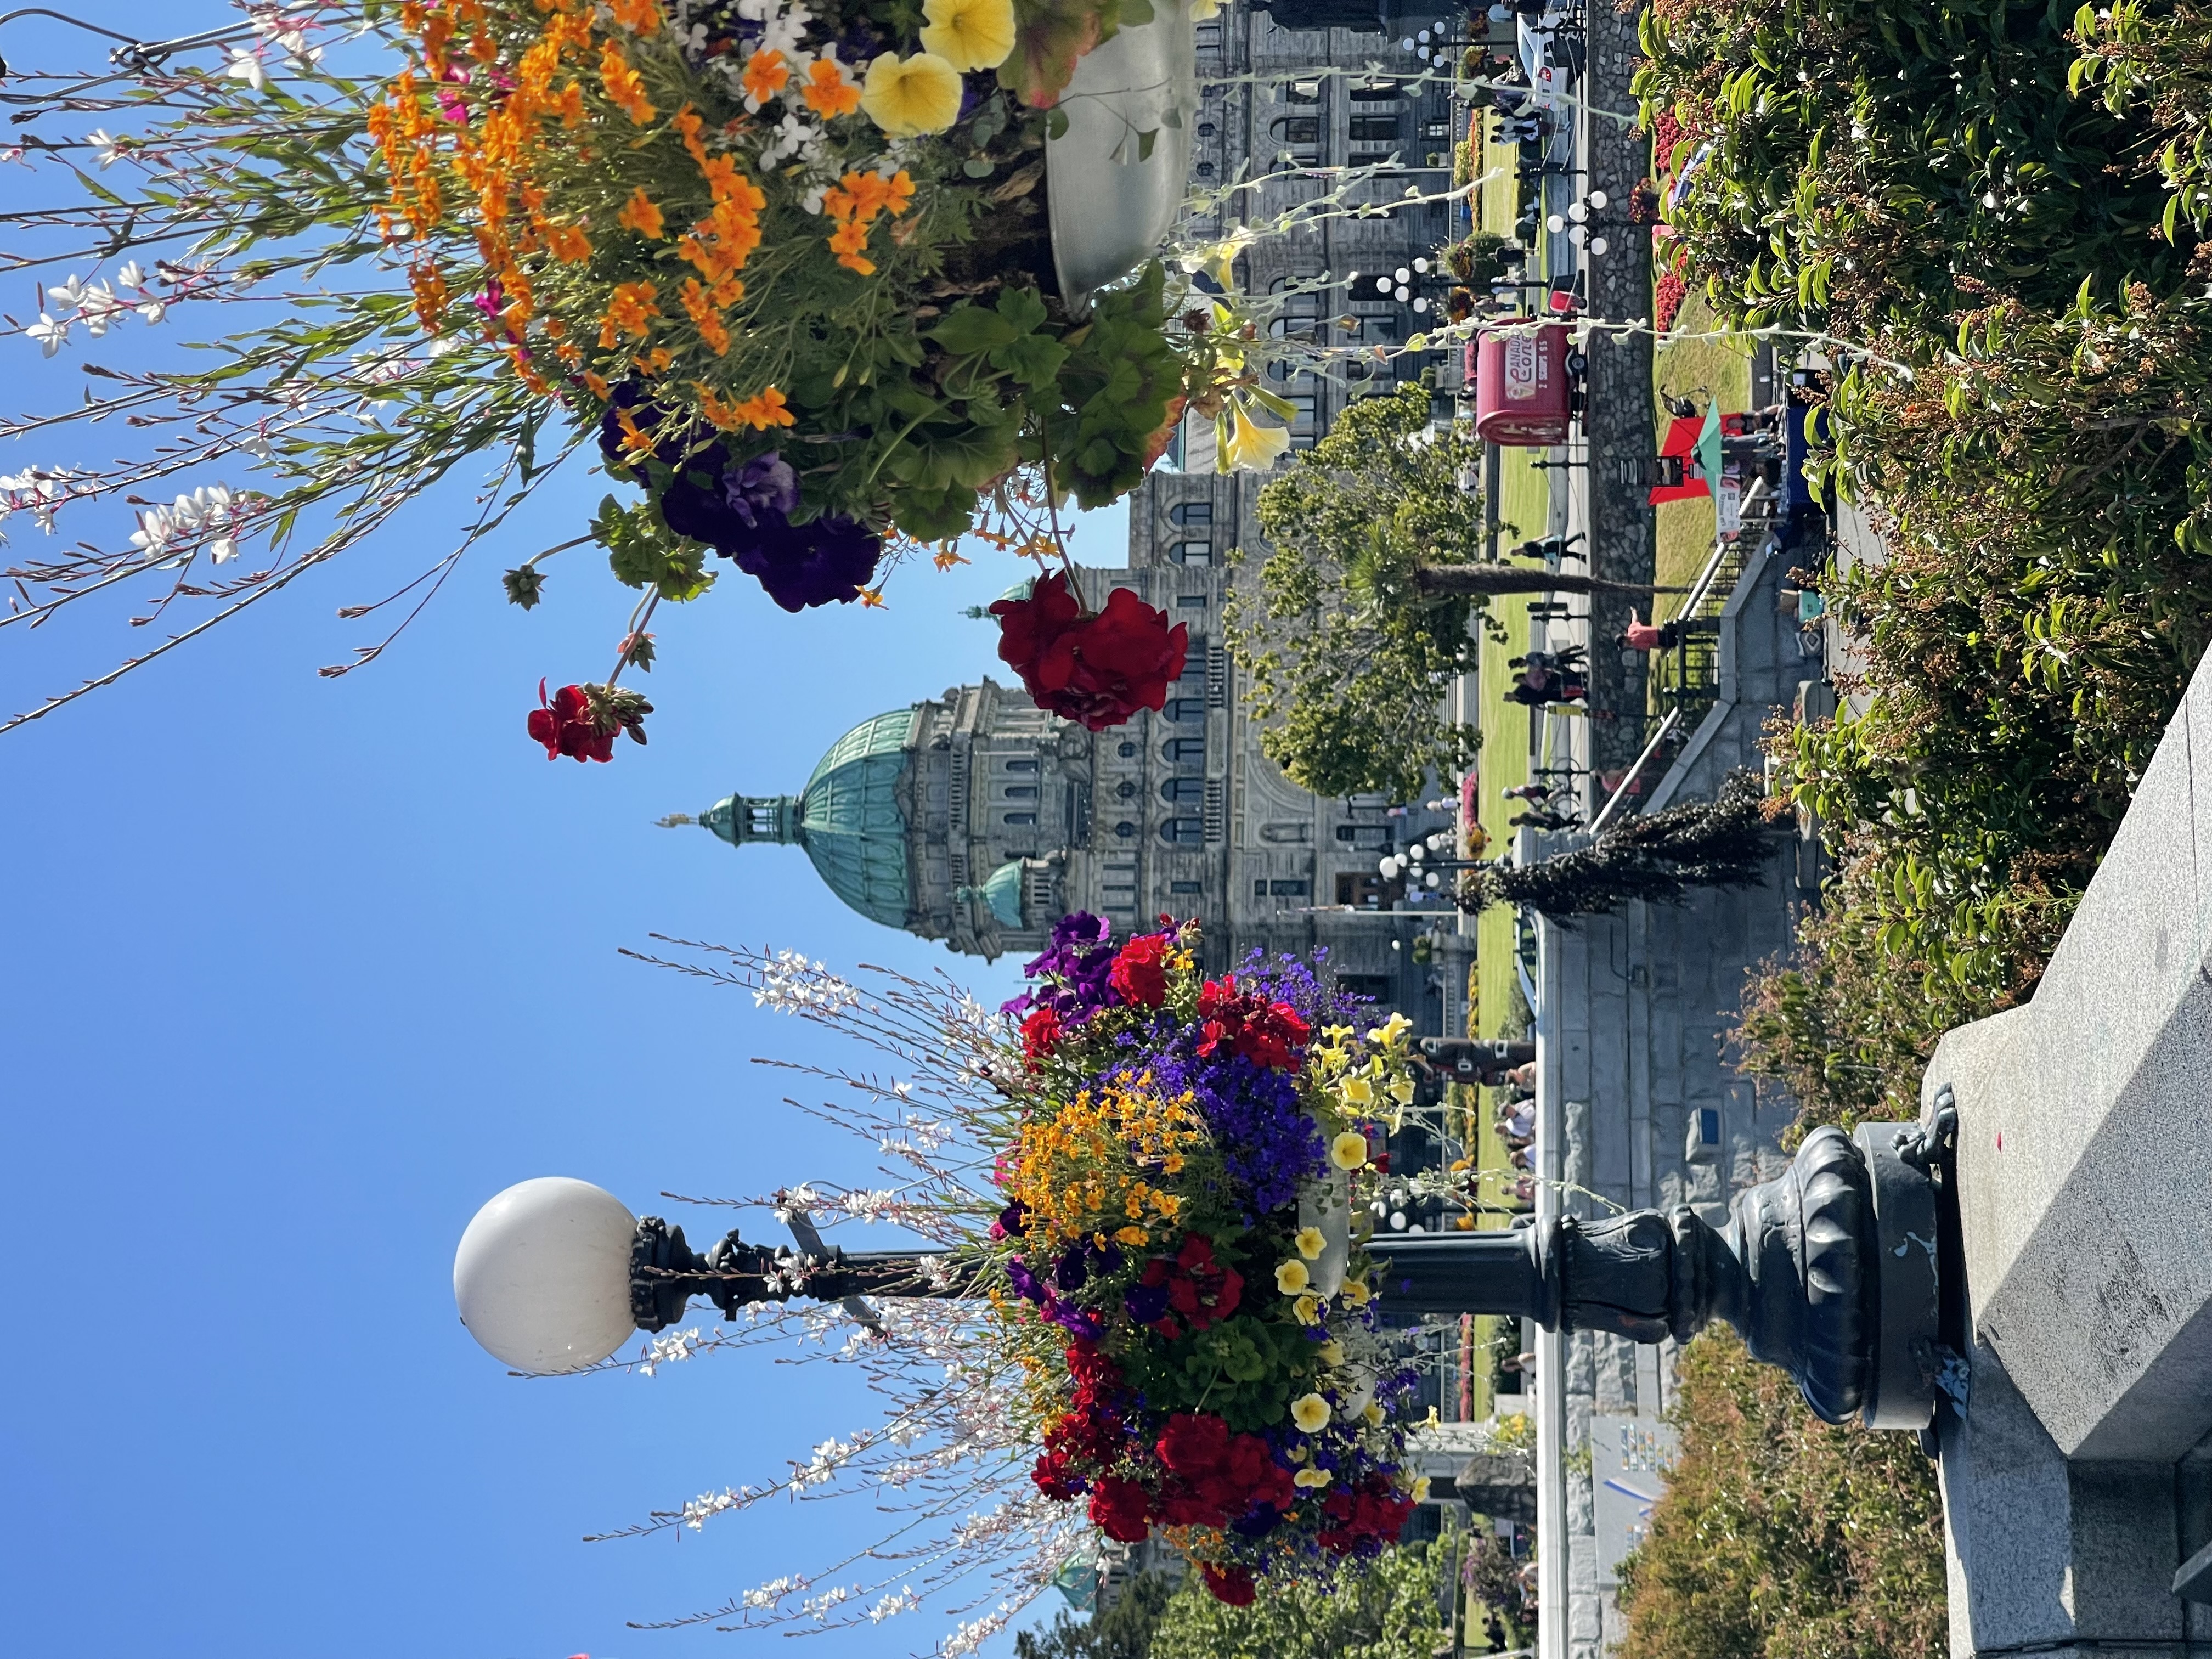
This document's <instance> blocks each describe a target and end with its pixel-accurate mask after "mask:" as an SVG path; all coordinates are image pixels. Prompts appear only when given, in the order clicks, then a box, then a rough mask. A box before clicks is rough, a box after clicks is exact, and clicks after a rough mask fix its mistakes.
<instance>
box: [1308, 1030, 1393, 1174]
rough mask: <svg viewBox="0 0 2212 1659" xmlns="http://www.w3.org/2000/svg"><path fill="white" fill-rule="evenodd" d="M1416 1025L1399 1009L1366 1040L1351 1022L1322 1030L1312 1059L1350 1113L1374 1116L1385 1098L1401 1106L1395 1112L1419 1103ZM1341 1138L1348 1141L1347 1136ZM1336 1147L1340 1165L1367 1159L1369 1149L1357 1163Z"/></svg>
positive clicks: (1352, 1165)
mask: <svg viewBox="0 0 2212 1659" xmlns="http://www.w3.org/2000/svg"><path fill="white" fill-rule="evenodd" d="M1412 1030H1413V1021H1411V1020H1409V1019H1407V1018H1406V1017H1405V1015H1403V1014H1393V1015H1391V1016H1390V1018H1389V1019H1387V1020H1385V1021H1384V1022H1383V1024H1380V1025H1377V1026H1375V1027H1374V1028H1372V1029H1371V1030H1369V1031H1368V1033H1367V1037H1366V1041H1365V1042H1357V1041H1355V1039H1354V1034H1353V1031H1352V1027H1351V1026H1349V1025H1332V1026H1329V1027H1328V1028H1327V1029H1326V1030H1323V1031H1322V1040H1321V1041H1320V1042H1316V1044H1314V1046H1313V1048H1311V1049H1310V1051H1309V1053H1308V1054H1307V1057H1306V1062H1307V1064H1308V1066H1310V1067H1311V1068H1312V1072H1313V1075H1314V1077H1315V1079H1316V1080H1317V1081H1319V1082H1320V1083H1321V1084H1322V1085H1323V1086H1324V1087H1325V1088H1327V1089H1328V1091H1329V1093H1330V1094H1331V1095H1332V1096H1333V1097H1334V1099H1335V1102H1336V1104H1337V1107H1338V1109H1340V1111H1342V1112H1343V1113H1344V1114H1345V1115H1346V1116H1348V1117H1370V1116H1372V1115H1374V1114H1376V1112H1378V1111H1380V1110H1382V1109H1383V1108H1384V1105H1385V1103H1389V1105H1390V1106H1391V1107H1393V1108H1395V1112H1394V1116H1395V1115H1397V1114H1401V1113H1403V1112H1404V1110H1405V1109H1406V1108H1407V1107H1408V1106H1410V1105H1412V1104H1413V1072H1412V1070H1411V1068H1410V1067H1409V1066H1407V1059H1406V1054H1407V1042H1408V1038H1409V1035H1410V1033H1411V1032H1412ZM1337 1139H1338V1140H1339V1141H1340V1142H1342V1141H1344V1140H1345V1139H1346V1137H1344V1136H1342V1135H1340V1136H1338V1137H1337ZM1331 1150H1332V1154H1333V1155H1334V1159H1335V1163H1336V1166H1337V1168H1339V1169H1340V1170H1356V1169H1358V1168H1359V1167H1360V1166H1361V1164H1364V1163H1366V1161H1367V1158H1366V1154H1365V1153H1364V1152H1362V1153H1361V1154H1360V1156H1359V1158H1358V1160H1357V1161H1356V1162H1352V1163H1347V1162H1346V1161H1345V1158H1346V1155H1347V1154H1346V1153H1344V1152H1337V1151H1336V1149H1334V1148H1332V1149H1331Z"/></svg>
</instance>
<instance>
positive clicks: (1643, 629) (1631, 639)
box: [1613, 611, 1689, 651]
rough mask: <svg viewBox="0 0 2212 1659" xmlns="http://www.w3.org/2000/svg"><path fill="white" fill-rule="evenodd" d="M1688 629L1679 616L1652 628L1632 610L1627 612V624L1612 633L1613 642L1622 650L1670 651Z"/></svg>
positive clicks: (1678, 643) (1680, 640)
mask: <svg viewBox="0 0 2212 1659" xmlns="http://www.w3.org/2000/svg"><path fill="white" fill-rule="evenodd" d="M1688 631H1689V629H1688V625H1687V624H1686V623H1685V622H1684V621H1683V619H1682V618H1681V617H1675V618H1674V620H1673V621H1672V622H1668V623H1664V624H1662V626H1660V627H1657V628H1654V627H1653V626H1652V625H1651V624H1650V623H1648V622H1644V621H1642V620H1640V619H1639V618H1638V616H1637V614H1636V613H1635V612H1634V611H1630V612H1629V613H1628V626H1627V627H1626V629H1622V630H1621V632H1620V633H1619V634H1618V635H1614V637H1613V643H1614V644H1615V645H1617V646H1619V647H1620V648H1621V649H1622V650H1623V651H1672V650H1673V649H1674V647H1676V646H1678V645H1680V643H1681V642H1682V638H1683V635H1685V634H1686V633H1687V632H1688Z"/></svg>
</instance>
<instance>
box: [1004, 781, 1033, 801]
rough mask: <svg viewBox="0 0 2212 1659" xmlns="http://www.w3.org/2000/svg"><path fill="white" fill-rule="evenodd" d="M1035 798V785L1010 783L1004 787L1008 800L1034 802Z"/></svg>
mask: <svg viewBox="0 0 2212 1659" xmlns="http://www.w3.org/2000/svg"><path fill="white" fill-rule="evenodd" d="M1036 798H1037V789H1036V785H1035V784H1033V783H1010V784H1008V785H1007V786H1006V799H1008V800H1035V799H1036Z"/></svg>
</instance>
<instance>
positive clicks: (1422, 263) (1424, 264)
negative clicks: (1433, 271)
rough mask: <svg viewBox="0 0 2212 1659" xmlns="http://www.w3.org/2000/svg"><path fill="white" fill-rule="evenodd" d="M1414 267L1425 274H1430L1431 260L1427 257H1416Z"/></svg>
mask: <svg viewBox="0 0 2212 1659" xmlns="http://www.w3.org/2000/svg"><path fill="white" fill-rule="evenodd" d="M1413 269H1414V270H1418V271H1419V272H1420V273H1421V274H1422V275H1423V276H1427V275H1428V274H1429V262H1428V261H1427V260H1426V259H1416V260H1414V261H1413Z"/></svg>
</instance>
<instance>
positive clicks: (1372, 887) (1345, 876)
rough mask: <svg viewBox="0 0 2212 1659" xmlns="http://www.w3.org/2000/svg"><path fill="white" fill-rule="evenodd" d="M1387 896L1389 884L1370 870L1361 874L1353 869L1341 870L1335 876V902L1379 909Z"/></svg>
mask: <svg viewBox="0 0 2212 1659" xmlns="http://www.w3.org/2000/svg"><path fill="white" fill-rule="evenodd" d="M1387 898H1389V884H1388V883H1386V882H1385V881H1384V880H1383V878H1382V877H1380V876H1378V875H1376V873H1375V872H1373V871H1372V870H1370V871H1369V872H1367V873H1366V874H1364V875H1361V874H1359V873H1358V872H1355V871H1351V870H1346V871H1344V872H1340V874H1339V875H1338V876H1337V878H1336V902H1338V903H1339V904H1346V905H1350V906H1351V907H1352V908H1354V909H1358V910H1380V909H1381V908H1383V901H1384V900H1386V899H1387Z"/></svg>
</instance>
